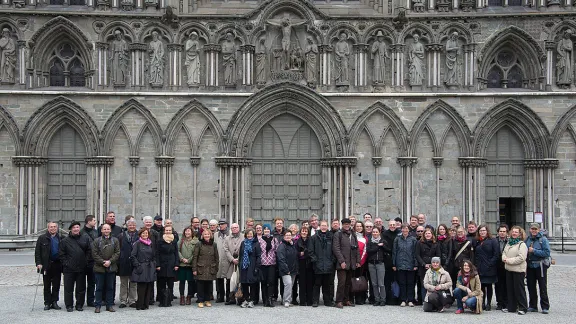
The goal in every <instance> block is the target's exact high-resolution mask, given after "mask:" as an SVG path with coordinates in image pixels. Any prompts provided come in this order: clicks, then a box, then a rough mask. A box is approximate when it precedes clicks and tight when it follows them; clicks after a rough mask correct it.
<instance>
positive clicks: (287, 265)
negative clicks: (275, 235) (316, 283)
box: [276, 240, 298, 276]
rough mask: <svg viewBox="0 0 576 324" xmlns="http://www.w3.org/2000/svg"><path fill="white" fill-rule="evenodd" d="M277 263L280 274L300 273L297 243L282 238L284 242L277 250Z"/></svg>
mask: <svg viewBox="0 0 576 324" xmlns="http://www.w3.org/2000/svg"><path fill="white" fill-rule="evenodd" d="M276 264H277V265H278V272H279V273H280V276H285V275H288V274H290V275H297V274H298V251H296V244H294V243H293V244H290V243H287V242H286V241H284V240H282V243H281V244H280V246H279V247H278V250H276Z"/></svg>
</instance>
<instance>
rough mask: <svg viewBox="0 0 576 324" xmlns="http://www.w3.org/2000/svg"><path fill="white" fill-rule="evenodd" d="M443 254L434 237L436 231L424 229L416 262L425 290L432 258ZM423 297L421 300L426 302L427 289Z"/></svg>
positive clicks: (420, 283) (417, 250)
mask: <svg viewBox="0 0 576 324" xmlns="http://www.w3.org/2000/svg"><path fill="white" fill-rule="evenodd" d="M441 255H442V253H441V252H440V245H439V244H438V243H437V242H436V237H435V236H434V231H433V230H432V229H431V228H426V229H424V233H423V234H422V238H421V239H420V241H419V242H418V243H417V244H416V261H417V262H418V277H419V278H420V280H422V281H421V282H419V283H418V284H419V285H421V286H422V288H424V277H425V276H426V272H427V271H428V269H430V266H431V265H432V258H434V257H438V258H440V257H441ZM421 291H422V296H420V298H422V299H420V300H422V301H423V300H424V298H425V296H426V289H422V290H421Z"/></svg>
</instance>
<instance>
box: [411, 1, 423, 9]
mask: <svg viewBox="0 0 576 324" xmlns="http://www.w3.org/2000/svg"><path fill="white" fill-rule="evenodd" d="M425 9H426V6H425V5H424V0H412V10H413V11H414V12H424V10H425Z"/></svg>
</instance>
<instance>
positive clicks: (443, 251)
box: [437, 237, 454, 271]
mask: <svg viewBox="0 0 576 324" xmlns="http://www.w3.org/2000/svg"><path fill="white" fill-rule="evenodd" d="M437 242H438V245H439V246H440V255H441V256H440V260H442V261H441V262H442V267H443V268H444V270H446V271H450V269H452V264H454V260H453V258H454V255H453V254H452V244H453V240H452V239H451V238H449V237H447V238H446V239H444V240H442V241H440V240H438V241H437Z"/></svg>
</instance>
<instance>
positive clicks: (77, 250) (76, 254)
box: [59, 222, 92, 312]
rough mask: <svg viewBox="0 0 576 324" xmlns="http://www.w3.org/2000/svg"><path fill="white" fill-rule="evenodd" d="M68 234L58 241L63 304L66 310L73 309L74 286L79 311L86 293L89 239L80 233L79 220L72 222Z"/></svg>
mask: <svg viewBox="0 0 576 324" xmlns="http://www.w3.org/2000/svg"><path fill="white" fill-rule="evenodd" d="M68 229H69V230H70V234H69V235H68V237H66V238H64V239H63V240H62V242H61V243H60V250H59V255H60V261H61V262H62V265H63V273H64V304H65V305H66V310H67V311H68V312H72V311H73V310H74V298H73V295H74V286H76V310H77V311H79V312H81V311H83V310H84V309H83V307H84V298H86V297H85V294H86V278H85V276H86V272H85V271H86V264H87V260H88V259H92V255H91V254H92V251H91V246H90V245H91V241H90V238H89V237H88V236H87V235H81V234H80V222H72V224H70V227H69V228H68Z"/></svg>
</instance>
